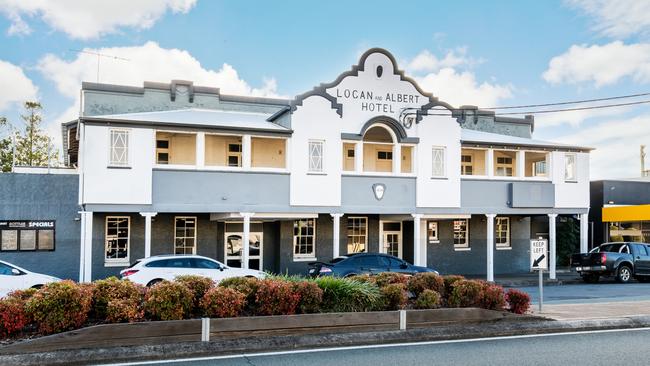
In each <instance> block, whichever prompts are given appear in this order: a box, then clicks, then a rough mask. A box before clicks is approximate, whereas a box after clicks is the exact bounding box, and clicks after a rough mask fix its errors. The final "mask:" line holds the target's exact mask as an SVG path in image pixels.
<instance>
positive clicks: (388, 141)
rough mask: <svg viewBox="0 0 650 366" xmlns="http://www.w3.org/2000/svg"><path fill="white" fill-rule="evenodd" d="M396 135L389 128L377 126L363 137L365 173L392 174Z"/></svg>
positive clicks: (371, 128) (367, 131)
mask: <svg viewBox="0 0 650 366" xmlns="http://www.w3.org/2000/svg"><path fill="white" fill-rule="evenodd" d="M395 140H396V139H395V136H394V133H393V132H392V131H391V130H390V129H389V128H387V127H384V126H382V125H376V126H372V127H370V128H369V129H368V130H366V133H365V134H364V135H363V171H366V172H392V171H393V151H394V149H393V145H394V144H395Z"/></svg>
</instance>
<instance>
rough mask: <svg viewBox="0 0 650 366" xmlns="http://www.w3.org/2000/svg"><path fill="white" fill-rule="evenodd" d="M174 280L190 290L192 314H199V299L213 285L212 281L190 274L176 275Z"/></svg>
mask: <svg viewBox="0 0 650 366" xmlns="http://www.w3.org/2000/svg"><path fill="white" fill-rule="evenodd" d="M174 281H176V282H179V283H182V284H183V285H185V286H187V288H188V289H190V291H192V295H193V296H192V299H193V300H192V315H195V316H200V315H201V304H200V303H201V300H202V299H203V296H205V293H206V292H208V290H209V289H211V288H212V287H214V281H212V279H210V278H207V277H203V276H191V275H186V276H178V277H176V279H175V280H174Z"/></svg>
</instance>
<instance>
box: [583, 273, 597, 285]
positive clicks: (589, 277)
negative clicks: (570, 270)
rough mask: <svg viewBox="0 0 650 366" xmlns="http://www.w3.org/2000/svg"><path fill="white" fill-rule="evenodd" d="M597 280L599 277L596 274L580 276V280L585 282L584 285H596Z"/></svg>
mask: <svg viewBox="0 0 650 366" xmlns="http://www.w3.org/2000/svg"><path fill="white" fill-rule="evenodd" d="M599 279H600V276H599V275H597V274H588V275H583V276H582V280H583V281H585V282H586V283H598V280H599Z"/></svg>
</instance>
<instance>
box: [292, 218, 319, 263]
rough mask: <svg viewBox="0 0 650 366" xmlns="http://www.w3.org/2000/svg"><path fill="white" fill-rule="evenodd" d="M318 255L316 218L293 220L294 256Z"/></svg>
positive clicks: (310, 256)
mask: <svg viewBox="0 0 650 366" xmlns="http://www.w3.org/2000/svg"><path fill="white" fill-rule="evenodd" d="M315 256H316V220H315V219H303V220H296V221H294V222H293V257H294V258H296V259H297V258H314V257H315Z"/></svg>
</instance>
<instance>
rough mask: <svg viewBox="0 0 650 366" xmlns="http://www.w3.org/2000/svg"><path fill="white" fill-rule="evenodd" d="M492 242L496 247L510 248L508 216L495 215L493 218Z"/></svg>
mask: <svg viewBox="0 0 650 366" xmlns="http://www.w3.org/2000/svg"><path fill="white" fill-rule="evenodd" d="M495 226H496V227H495V230H494V242H495V244H496V247H497V248H498V249H506V248H510V218H509V217H497V218H496V220H495Z"/></svg>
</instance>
